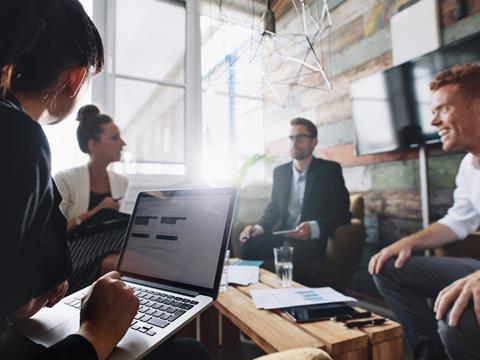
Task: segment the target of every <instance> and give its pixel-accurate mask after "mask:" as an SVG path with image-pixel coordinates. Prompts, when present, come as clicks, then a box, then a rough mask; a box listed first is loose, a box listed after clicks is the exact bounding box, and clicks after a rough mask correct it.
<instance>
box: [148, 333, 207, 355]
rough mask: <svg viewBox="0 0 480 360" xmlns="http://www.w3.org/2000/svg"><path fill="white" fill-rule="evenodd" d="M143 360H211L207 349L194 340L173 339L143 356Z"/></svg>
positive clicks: (185, 338)
mask: <svg viewBox="0 0 480 360" xmlns="http://www.w3.org/2000/svg"><path fill="white" fill-rule="evenodd" d="M143 359H145V360H157V359H158V360H190V359H195V360H211V359H212V358H211V356H210V354H209V353H208V351H207V349H205V347H204V346H203V345H202V344H201V343H200V342H198V341H197V340H195V339H192V338H187V337H173V338H171V339H169V340H167V341H166V342H165V343H163V344H162V345H160V346H159V347H158V348H156V349H155V350H153V351H152V352H151V353H150V354H148V355H147V356H145V357H144V358H143Z"/></svg>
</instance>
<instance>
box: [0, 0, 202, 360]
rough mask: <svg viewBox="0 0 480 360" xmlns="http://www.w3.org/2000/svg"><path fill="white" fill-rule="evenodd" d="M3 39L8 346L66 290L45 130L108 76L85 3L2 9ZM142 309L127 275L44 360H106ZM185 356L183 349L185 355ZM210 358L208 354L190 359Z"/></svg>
mask: <svg viewBox="0 0 480 360" xmlns="http://www.w3.org/2000/svg"><path fill="white" fill-rule="evenodd" d="M0 34H1V35H2V39H1V41H0V139H1V141H0V152H1V153H2V154H4V155H5V159H4V160H3V161H2V167H3V168H2V170H3V171H2V177H1V189H2V190H3V192H4V194H3V196H2V200H3V204H2V205H3V206H2V207H1V213H0V228H1V229H2V237H1V241H0V275H1V276H2V288H3V291H2V296H1V297H0V341H2V340H4V339H5V338H7V337H8V336H7V335H8V326H9V324H10V323H14V322H16V321H19V320H22V319H26V318H29V317H30V316H32V315H33V314H35V313H36V312H37V311H38V310H40V309H41V308H42V307H44V306H53V305H54V304H56V303H57V302H58V301H60V299H61V298H62V297H63V295H64V294H65V292H66V290H67V287H68V284H67V282H66V279H67V278H68V277H69V275H70V272H71V259H70V255H69V252H68V247H67V242H66V237H67V231H66V220H65V217H64V216H63V214H62V213H61V211H60V209H59V204H60V202H61V196H60V194H59V192H58V190H57V188H56V186H55V184H54V182H53V181H52V178H51V175H50V148H49V145H48V142H47V139H46V137H45V134H44V133H43V131H42V128H41V126H40V125H39V123H38V122H39V121H40V120H42V121H44V122H46V123H55V122H59V121H61V120H62V119H64V118H65V117H66V116H67V115H68V114H69V113H70V112H71V110H72V108H73V106H74V104H75V101H76V99H77V94H78V93H79V90H80V89H81V88H82V86H83V85H84V84H85V83H86V82H87V81H88V78H89V76H90V73H97V72H99V71H101V69H102V67H103V46H102V41H101V38H100V36H99V33H98V31H97V29H96V28H95V26H94V24H93V22H92V21H91V20H90V18H89V17H88V16H87V14H86V13H85V11H84V10H83V8H82V6H81V5H80V3H79V2H78V0H15V1H13V0H7V1H3V2H2V11H1V12H0ZM138 304H139V300H138V298H137V297H135V295H134V294H133V291H132V289H130V288H128V287H127V286H125V284H124V283H123V282H122V281H121V279H120V274H119V273H117V272H111V273H109V274H107V275H105V276H103V277H102V278H100V279H99V280H97V281H96V282H95V283H94V284H93V286H92V287H91V289H90V290H89V291H88V293H87V295H86V297H85V298H84V300H83V303H82V309H81V311H80V324H79V325H80V326H79V330H78V332H77V333H76V334H74V335H70V336H68V337H67V338H65V339H64V340H62V341H60V342H59V343H57V344H56V345H54V346H52V347H50V348H48V349H45V350H44V351H43V353H41V354H40V355H39V357H40V358H43V359H105V358H106V357H107V356H108V355H109V354H110V352H111V351H112V350H113V348H114V347H115V346H116V344H117V343H118V342H119V341H120V339H121V338H122V337H123V336H124V334H125V332H126V331H127V330H128V328H129V326H130V324H131V322H132V319H133V317H134V315H135V314H136V312H137V309H138ZM171 344H172V343H171ZM173 344H175V343H173ZM188 344H189V343H187V345H188ZM0 346H1V348H0V357H1V358H20V357H22V356H21V354H20V352H21V351H22V350H24V349H23V347H15V348H14V349H13V353H7V351H8V346H9V344H8V343H4V342H2V343H1V344H0ZM177 346H178V345H177ZM192 347H193V348H195V346H192ZM6 348H7V350H5V349H6ZM161 348H163V349H162V350H163V351H164V354H165V353H167V354H173V356H175V355H176V354H177V352H175V350H174V349H175V347H174V346H173V345H166V346H165V345H163V346H162V347H161ZM186 348H188V346H187V347H185V346H183V345H182V351H184V350H185V349H186ZM195 349H198V347H196V348H195ZM183 354H185V353H183ZM202 356H203V358H205V357H208V355H205V352H204V351H203V349H202V350H199V351H198V352H196V353H193V355H191V358H201V357H202Z"/></svg>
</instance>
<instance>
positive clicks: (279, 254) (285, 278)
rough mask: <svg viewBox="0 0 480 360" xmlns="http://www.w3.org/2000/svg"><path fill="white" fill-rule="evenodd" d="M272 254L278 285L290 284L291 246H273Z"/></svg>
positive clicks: (291, 267)
mask: <svg viewBox="0 0 480 360" xmlns="http://www.w3.org/2000/svg"><path fill="white" fill-rule="evenodd" d="M273 256H274V259H275V272H276V273H277V281H278V285H280V286H284V287H286V286H290V285H292V276H293V247H292V246H281V247H276V248H273Z"/></svg>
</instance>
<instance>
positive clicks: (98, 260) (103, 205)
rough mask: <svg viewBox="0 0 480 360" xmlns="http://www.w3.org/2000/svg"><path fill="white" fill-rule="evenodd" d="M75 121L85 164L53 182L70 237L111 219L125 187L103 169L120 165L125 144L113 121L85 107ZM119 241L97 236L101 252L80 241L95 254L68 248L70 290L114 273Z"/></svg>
mask: <svg viewBox="0 0 480 360" xmlns="http://www.w3.org/2000/svg"><path fill="white" fill-rule="evenodd" d="M77 121H78V122H79V124H78V128H77V140H78V145H79V147H80V150H81V151H82V152H84V153H85V154H88V156H89V157H90V160H89V162H88V163H87V164H85V165H83V166H79V167H76V168H72V169H68V170H64V171H61V172H59V173H57V174H56V175H55V177H54V179H55V183H56V184H57V186H58V190H59V191H60V194H61V195H62V198H63V200H62V203H61V204H60V208H61V209H62V212H63V214H64V215H65V217H66V218H67V220H68V225H67V229H68V231H69V232H72V231H73V230H75V229H76V228H77V227H78V226H80V225H81V224H101V223H102V222H105V221H109V220H112V219H115V218H116V214H117V213H118V209H119V207H120V202H121V201H122V198H123V197H124V196H125V193H126V191H127V188H128V179H127V178H126V177H125V176H122V175H120V174H117V173H115V172H113V171H109V170H107V167H108V165H110V164H111V163H112V162H115V161H119V160H120V157H121V154H122V149H123V147H124V145H125V142H124V141H123V140H122V138H121V136H120V130H119V128H118V127H117V125H115V123H114V122H113V119H112V118H111V117H109V116H108V115H105V114H102V113H101V112H100V110H99V109H98V108H97V107H96V106H95V105H85V106H83V107H82V108H80V110H79V111H78V114H77ZM99 231H102V230H99ZM105 235H107V234H105ZM110 235H113V236H110ZM122 239H123V234H122V233H118V234H115V233H114V234H111V232H109V234H108V236H105V237H102V240H105V244H102V246H100V247H98V246H97V244H93V246H90V245H92V244H90V243H89V242H82V244H83V245H84V246H86V247H91V248H94V249H95V253H92V251H89V249H85V248H84V246H82V244H76V245H72V247H71V250H72V257H73V265H74V267H73V277H72V279H71V282H70V291H75V290H78V288H79V287H84V286H87V285H88V284H90V283H91V281H93V280H94V279H95V278H96V277H98V275H99V274H105V273H107V272H109V271H111V270H114V269H115V266H116V263H117V261H118V254H116V253H118V252H119V251H120V248H121V241H122ZM77 253H78V254H80V253H81V254H82V258H78V257H77ZM85 255H87V257H88V258H87V259H85Z"/></svg>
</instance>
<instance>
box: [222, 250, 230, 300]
mask: <svg viewBox="0 0 480 360" xmlns="http://www.w3.org/2000/svg"><path fill="white" fill-rule="evenodd" d="M229 260H230V250H227V251H226V252H225V261H224V262H223V271H222V279H221V280H220V289H219V290H220V292H224V291H227V290H228V263H229Z"/></svg>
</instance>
